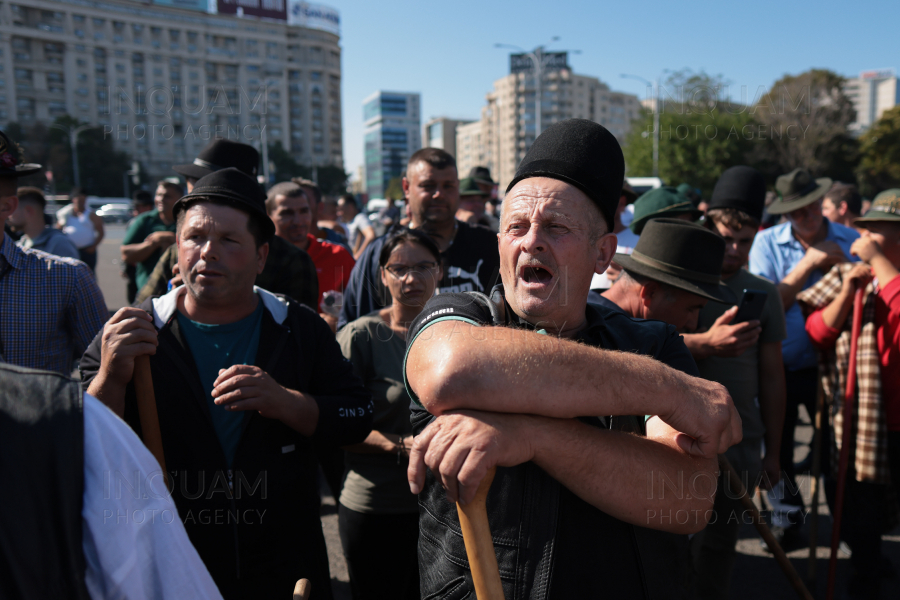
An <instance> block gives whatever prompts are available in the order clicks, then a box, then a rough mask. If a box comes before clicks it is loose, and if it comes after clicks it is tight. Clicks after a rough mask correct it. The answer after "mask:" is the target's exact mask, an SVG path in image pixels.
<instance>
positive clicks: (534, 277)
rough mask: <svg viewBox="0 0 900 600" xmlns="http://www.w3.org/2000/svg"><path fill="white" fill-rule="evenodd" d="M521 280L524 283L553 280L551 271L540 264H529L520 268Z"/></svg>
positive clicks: (539, 282)
mask: <svg viewBox="0 0 900 600" xmlns="http://www.w3.org/2000/svg"><path fill="white" fill-rule="evenodd" d="M522 280H523V281H525V283H537V284H543V283H549V282H550V281H552V280H553V273H551V272H550V271H548V270H547V269H545V268H544V267H540V266H530V267H525V268H524V269H522Z"/></svg>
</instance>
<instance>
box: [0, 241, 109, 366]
mask: <svg viewBox="0 0 900 600" xmlns="http://www.w3.org/2000/svg"><path fill="white" fill-rule="evenodd" d="M108 317H109V312H108V311H107V309H106V302H105V301H104V299H103V293H102V292H101V291H100V288H99V287H98V286H97V282H96V280H95V279H94V276H93V274H92V273H91V271H90V269H88V267H87V265H85V264H84V263H83V262H81V261H78V260H74V259H72V258H62V257H60V256H54V255H52V254H47V253H46V252H41V251H40V250H33V249H29V250H23V249H22V248H19V247H18V246H16V244H15V243H14V242H13V240H12V239H11V238H10V237H9V236H8V235H4V236H3V241H2V243H0V361H2V362H8V363H11V364H14V365H19V366H23V367H31V368H33V369H45V370H48V371H57V372H59V373H63V374H65V375H69V374H71V372H72V366H73V359H75V358H80V357H81V355H82V354H83V353H84V351H85V350H86V349H87V347H88V344H90V343H91V340H93V339H94V336H95V335H97V332H99V331H100V330H101V329H102V328H103V324H104V323H105V322H106V320H107V318H108Z"/></svg>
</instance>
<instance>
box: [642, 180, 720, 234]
mask: <svg viewBox="0 0 900 600" xmlns="http://www.w3.org/2000/svg"><path fill="white" fill-rule="evenodd" d="M681 215H691V220H696V219H699V218H700V217H701V216H703V212H702V211H699V210H697V208H696V207H694V205H693V203H692V202H691V201H690V199H688V197H687V196H685V195H684V194H681V193H679V192H678V190H677V189H675V188H673V187H671V186H663V187H658V188H656V189H653V190H650V191H649V192H647V193H645V194H644V195H643V196H641V197H640V198H638V199H637V200H636V201H635V203H634V221H632V222H631V225H629V227H630V228H631V231H633V232H634V233H635V234H637V235H641V231H643V230H644V226H645V225H646V224H647V222H648V221H650V220H651V219H659V218H661V217H666V218H669V217H680V216H681Z"/></svg>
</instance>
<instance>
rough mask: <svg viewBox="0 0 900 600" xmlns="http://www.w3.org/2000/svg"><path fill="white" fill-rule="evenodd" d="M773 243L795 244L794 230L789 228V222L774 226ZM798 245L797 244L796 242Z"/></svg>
mask: <svg viewBox="0 0 900 600" xmlns="http://www.w3.org/2000/svg"><path fill="white" fill-rule="evenodd" d="M775 227H776V228H778V229H776V230H775V243H776V244H782V245H783V244H790V243H791V242H797V240H796V239H795V238H794V230H793V229H792V228H791V223H790V221H789V222H787V223H782V224H781V225H776V226H775ZM798 243H799V242H798Z"/></svg>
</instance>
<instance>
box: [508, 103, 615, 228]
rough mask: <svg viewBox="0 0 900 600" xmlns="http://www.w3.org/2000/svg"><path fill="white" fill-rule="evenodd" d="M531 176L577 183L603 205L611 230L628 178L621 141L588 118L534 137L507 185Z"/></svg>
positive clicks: (567, 121)
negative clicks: (536, 137)
mask: <svg viewBox="0 0 900 600" xmlns="http://www.w3.org/2000/svg"><path fill="white" fill-rule="evenodd" d="M529 177H549V178H551V179H558V180H560V181H565V182H566V183H570V184H572V185H574V186H575V187H577V188H578V189H579V190H581V191H582V192H584V193H585V194H586V195H587V197H588V198H590V199H591V200H592V201H593V202H594V204H596V205H597V206H598V207H599V208H600V212H602V213H603V216H604V218H605V219H606V224H607V226H608V227H609V230H610V231H612V230H613V227H614V225H615V214H616V208H617V207H618V205H619V197H620V196H621V195H622V181H623V180H624V179H625V158H624V157H623V156H622V149H621V148H620V147H619V142H618V141H616V138H615V136H614V135H613V134H611V133H610V132H609V131H608V130H607V129H606V128H605V127H603V126H602V125H599V124H597V123H594V122H593V121H588V120H586V119H566V120H565V121H560V122H558V123H554V124H553V125H551V126H550V127H548V128H547V129H545V130H544V132H543V133H541V135H540V136H538V139H536V140H535V141H534V144H533V145H532V146H531V150H529V151H528V154H526V155H525V158H524V159H522V163H521V164H520V165H519V169H518V170H517V171H516V176H515V177H514V178H513V180H512V181H511V182H510V183H509V185H508V186H507V188H506V191H507V193H508V192H509V190H511V189H512V188H513V186H514V185H516V184H517V183H519V182H520V181H522V180H523V179H528V178H529Z"/></svg>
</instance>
